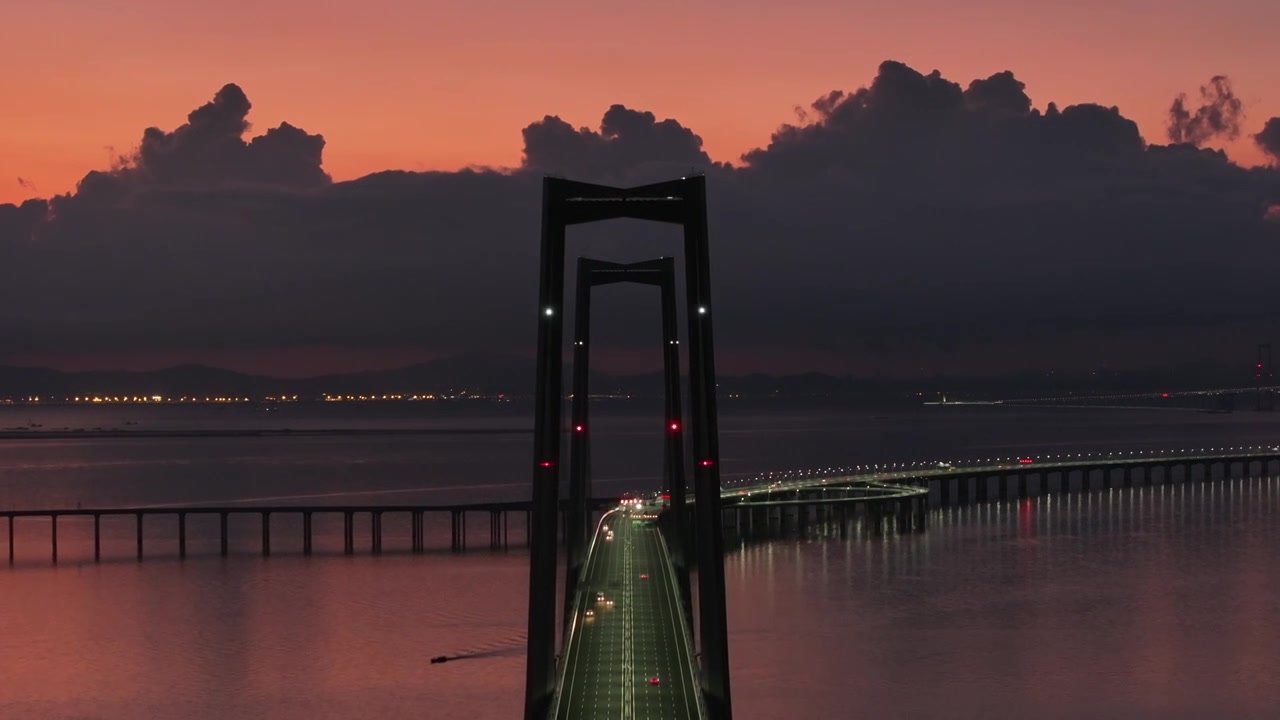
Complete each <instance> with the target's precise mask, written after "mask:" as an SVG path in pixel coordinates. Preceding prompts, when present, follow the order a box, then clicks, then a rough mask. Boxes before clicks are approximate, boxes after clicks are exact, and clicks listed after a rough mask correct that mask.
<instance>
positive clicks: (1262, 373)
mask: <svg viewBox="0 0 1280 720" xmlns="http://www.w3.org/2000/svg"><path fill="white" fill-rule="evenodd" d="M1271 382H1272V376H1271V343H1258V363H1257V367H1255V368H1254V383H1255V384H1256V385H1257V386H1258V404H1257V409H1258V410H1262V411H1265V412H1270V411H1272V410H1274V409H1275V395H1273V394H1272V392H1271V387H1270V386H1271Z"/></svg>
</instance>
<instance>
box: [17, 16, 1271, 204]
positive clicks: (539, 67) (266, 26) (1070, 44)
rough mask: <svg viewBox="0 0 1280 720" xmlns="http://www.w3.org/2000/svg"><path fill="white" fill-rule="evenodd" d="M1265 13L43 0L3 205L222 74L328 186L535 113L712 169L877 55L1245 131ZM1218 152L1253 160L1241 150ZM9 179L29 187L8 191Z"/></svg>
mask: <svg viewBox="0 0 1280 720" xmlns="http://www.w3.org/2000/svg"><path fill="white" fill-rule="evenodd" d="M1277 27H1280V3H1278V2H1275V0H1220V1H1219V2H1217V3H1203V2H1193V1H1192V0H1077V1H1076V2H1072V3H1049V2H1032V1H1029V0H981V1H974V2H969V3H957V2H953V1H952V0H894V1H893V2H888V1H882V2H848V1H847V0H791V1H790V2H785V3H784V2H777V0H647V1H646V2H627V3H601V2H599V1H598V0H592V1H590V2H587V1H579V0H540V1H539V2H528V1H527V0H467V1H466V2H421V1H420V0H361V1H360V2H349V1H348V0H329V1H326V0H305V1H303V0H255V1H252V2H251V1H249V0H222V1H220V2H216V3H215V2H207V1H205V0H190V1H187V2H172V1H171V0H121V2H116V3H105V2H98V1H97V0H46V1H45V2H22V3H13V4H11V6H10V7H8V8H6V10H5V21H4V23H3V24H2V25H0V48H2V50H0V53H3V54H4V55H5V56H6V62H5V72H4V73H3V75H0V98H3V99H4V100H3V104H2V105H0V202H15V201H21V200H23V199H25V198H28V197H35V196H41V197H43V196H48V195H51V194H55V193H61V192H65V191H67V190H70V189H71V188H73V187H74V185H75V183H76V181H77V180H79V179H80V178H81V177H82V176H83V175H84V173H85V172H86V171H88V170H90V169H94V168H104V167H106V166H107V165H108V164H109V160H110V157H111V152H110V151H109V150H108V148H112V147H113V148H115V150H116V152H117V153H124V152H128V151H130V150H131V149H132V148H133V147H134V146H136V144H137V142H138V140H139V139H140V138H141V134H142V130H143V128H144V127H146V126H148V125H157V126H159V127H161V128H164V129H166V130H168V129H172V128H173V127H175V126H177V125H179V124H181V123H182V122H183V121H184V120H185V116H186V114H187V113H188V112H189V111H190V110H192V109H193V108H195V107H197V106H199V105H201V104H203V103H204V102H206V101H208V100H209V99H210V98H211V97H212V95H213V93H214V92H216V91H217V89H218V88H219V87H221V86H222V85H223V84H225V83H227V82H235V83H237V84H239V85H240V86H241V87H243V88H244V90H245V92H246V93H247V94H248V95H249V98H250V100H251V101H252V102H253V104H254V109H253V112H252V115H251V118H250V119H251V120H252V121H253V122H254V125H255V128H256V130H257V131H258V132H261V131H263V130H265V129H266V128H267V127H270V126H274V125H277V124H278V123H280V122H281V121H283V120H288V121H289V122H292V123H293V124H295V125H298V126H300V127H302V128H304V129H306V130H307V131H309V132H318V133H321V134H323V135H324V136H325V138H326V140H327V141H328V147H327V149H326V150H325V167H326V168H327V169H328V171H329V172H330V173H331V174H332V175H333V176H334V177H335V178H336V179H339V180H342V179H349V178H353V177H358V176H360V175H363V174H365V173H368V172H372V171H376V170H383V169H388V168H401V169H408V170H424V169H453V168H457V167H460V166H464V165H467V164H489V165H515V164H517V163H518V162H519V160H520V147H521V140H520V129H521V128H522V127H524V126H525V125H527V124H528V123H529V122H531V121H534V120H537V119H540V118H541V117H542V116H543V115H546V114H556V115H560V116H561V117H563V118H565V119H566V120H568V121H569V122H570V123H572V124H574V125H590V126H592V127H595V126H596V125H597V123H598V122H599V119H600V116H601V115H602V114H603V112H604V110H605V109H606V108H607V107H608V106H609V105H610V104H611V103H615V102H621V103H623V104H626V105H628V106H630V107H633V108H639V109H645V110H651V111H653V112H654V113H655V114H656V115H657V116H658V117H659V118H664V117H672V118H676V119H678V120H679V121H680V122H682V123H683V124H685V125H687V126H689V127H691V128H692V129H693V130H694V131H695V132H697V133H698V134H700V135H701V136H702V138H703V139H704V141H705V143H706V149H707V151H708V152H709V153H710V155H711V156H712V157H713V158H714V159H717V160H729V161H735V162H736V161H737V158H738V156H739V155H740V154H741V153H742V152H744V151H746V150H748V149H750V148H752V147H755V146H758V145H763V144H766V143H767V142H768V138H769V134H770V132H771V131H772V130H773V129H774V128H776V127H777V126H778V125H779V124H780V123H782V122H786V121H790V120H793V119H794V114H793V112H792V108H793V107H794V106H796V105H801V104H803V105H807V104H808V103H809V102H810V101H812V100H813V99H814V98H816V97H818V96H819V95H821V94H824V93H826V92H828V91H830V90H832V89H837V88H838V89H849V90H851V89H855V88H856V87H858V86H860V85H865V84H867V83H868V82H870V80H871V79H872V77H873V76H874V74H875V70H876V66H877V65H878V64H879V63H880V61H882V60H885V59H896V60H901V61H903V62H906V63H907V64H909V65H911V66H913V67H915V68H916V69H918V70H922V71H925V72H927V71H929V70H931V69H934V68H937V69H940V70H941V71H942V72H943V74H944V75H945V76H946V77H948V78H949V79H951V80H954V81H958V82H960V83H962V84H967V83H968V82H969V80H971V79H973V78H975V77H979V76H982V77H985V76H987V75H989V74H991V73H993V72H997V71H1000V70H1004V69H1011V70H1013V71H1014V72H1015V74H1016V75H1017V76H1018V77H1019V78H1020V79H1021V80H1023V81H1024V82H1025V83H1027V91H1028V93H1029V94H1030V95H1031V97H1032V99H1033V100H1034V102H1035V104H1036V106H1037V107H1043V106H1044V105H1045V104H1046V103H1047V102H1049V101H1050V100H1052V101H1056V102H1057V103H1058V104H1059V105H1066V104H1070V103H1075V102H1084V101H1097V102H1102V103H1104V104H1109V105H1110V104H1116V105H1119V106H1120V108H1121V110H1122V111H1123V112H1124V113H1125V115H1127V116H1128V117H1130V118H1133V119H1134V120H1136V121H1137V122H1138V124H1139V125H1140V127H1141V129H1142V132H1143V135H1144V136H1145V137H1146V138H1147V139H1148V141H1156V142H1163V140H1164V133H1163V117H1164V113H1165V111H1166V110H1167V108H1168V106H1169V103H1170V101H1171V100H1172V98H1173V97H1174V95H1176V94H1177V93H1178V92H1188V93H1191V94H1194V93H1195V90H1196V88H1197V87H1198V86H1199V85H1200V84H1202V83H1203V82H1205V81H1206V80H1207V79H1208V78H1209V77H1210V76H1211V75H1213V74H1216V73H1225V74H1227V75H1229V76H1230V77H1231V78H1232V80H1233V81H1234V83H1235V88H1236V92H1237V94H1238V95H1239V96H1240V97H1241V98H1242V99H1243V100H1244V102H1245V109H1246V113H1247V115H1248V119H1247V123H1246V131H1247V132H1250V133H1252V132H1256V131H1257V130H1258V129H1259V128H1260V127H1261V126H1262V123H1263V122H1265V120H1266V119H1267V118H1268V117H1271V116H1274V115H1280V64H1277V63H1276V62H1275V57H1276V54H1275V53H1276V48H1275V44H1274V42H1275V29H1276V28H1277ZM1228 149H1229V152H1230V153H1231V155H1232V157H1233V158H1235V159H1236V160H1237V161H1239V162H1242V163H1244V164H1256V163H1258V162H1261V159H1262V156H1261V154H1260V153H1259V152H1258V151H1257V150H1256V149H1255V148H1254V147H1253V146H1252V142H1251V141H1249V140H1248V139H1247V138H1245V137H1242V138H1241V140H1239V141H1237V142H1236V143H1233V144H1232V145H1231V146H1229V148H1228ZM18 177H22V178H24V179H25V180H27V181H29V182H30V183H32V184H34V190H33V189H30V188H29V187H23V186H21V185H19V183H18V181H17V178H18Z"/></svg>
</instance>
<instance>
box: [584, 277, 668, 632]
mask: <svg viewBox="0 0 1280 720" xmlns="http://www.w3.org/2000/svg"><path fill="white" fill-rule="evenodd" d="M624 282H629V283H637V284H641V285H656V286H658V288H659V290H660V291H661V304H662V375H663V388H664V392H663V394H664V401H665V402H664V413H663V422H662V432H663V470H662V475H663V481H664V482H663V490H665V491H666V492H667V493H668V494H669V495H670V498H671V511H670V513H669V517H668V520H667V522H666V523H664V525H663V527H664V529H666V530H667V536H668V546H669V547H670V548H671V551H672V552H671V555H672V561H673V563H674V565H675V568H676V573H677V581H678V582H679V584H680V591H681V597H682V599H683V600H684V609H685V615H686V618H685V620H686V622H688V623H690V627H692V623H693V616H692V605H691V604H690V603H691V600H690V598H691V594H690V592H689V590H690V586H689V563H688V558H689V555H690V551H689V549H688V548H689V547H690V546H691V544H692V543H691V541H690V540H691V539H690V538H689V533H688V529H687V527H686V513H687V504H686V495H687V488H686V484H685V450H684V414H683V412H682V411H681V401H680V396H681V382H680V332H679V330H680V328H679V322H678V316H677V310H678V308H677V307H676V292H675V260H674V259H672V258H669V257H663V258H658V259H656V260H648V261H645V262H638V263H631V264H625V265H624V264H620V263H612V262H605V261H603V260H593V259H591V258H585V257H584V258H579V259H578V283H577V291H576V301H575V304H574V335H573V403H572V409H571V411H570V412H571V415H572V417H571V419H570V423H569V503H568V513H567V518H566V520H567V526H568V528H569V531H568V533H567V538H568V539H567V548H566V552H565V554H566V557H567V559H568V562H567V563H566V565H567V569H566V571H565V594H564V618H565V622H564V624H563V628H564V631H565V632H566V633H567V632H568V629H569V627H570V623H569V622H568V620H569V616H570V614H571V613H572V611H573V598H574V594H575V593H576V592H577V590H578V583H579V578H580V576H581V574H582V567H583V563H584V562H585V561H586V548H587V543H588V534H589V533H588V528H589V527H590V524H591V523H590V518H591V506H590V504H591V498H592V495H593V493H592V491H591V450H590V448H591V430H592V428H591V423H590V421H589V414H590V402H589V398H590V393H591V388H590V362H591V350H590V347H591V346H590V338H591V296H592V289H593V288H595V287H596V286H599V285H612V284H616V283H624ZM567 640H568V638H567V635H566V637H565V638H564V640H563V641H562V643H563V642H567Z"/></svg>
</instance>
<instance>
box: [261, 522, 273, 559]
mask: <svg viewBox="0 0 1280 720" xmlns="http://www.w3.org/2000/svg"><path fill="white" fill-rule="evenodd" d="M270 555H271V513H269V512H264V513H262V557H268V556H270Z"/></svg>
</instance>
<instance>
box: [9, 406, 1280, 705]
mask: <svg viewBox="0 0 1280 720" xmlns="http://www.w3.org/2000/svg"><path fill="white" fill-rule="evenodd" d="M89 412H90V413H91V414H89V415H86V414H85V411H84V410H71V409H45V408H42V409H39V410H38V412H37V411H33V410H28V409H13V408H4V409H0V427H12V426H16V425H25V424H29V423H36V424H40V425H42V426H44V427H45V428H52V427H61V426H70V427H96V426H111V425H121V424H122V422H123V421H124V420H125V418H123V417H122V418H116V417H115V415H118V414H120V412H121V411H120V410H119V409H118V408H112V409H110V410H109V411H107V412H109V413H114V414H115V415H111V414H107V412H104V411H103V410H102V409H98V408H93V409H90V411H89ZM93 413H97V414H96V415H95V414H93ZM432 413H434V414H432ZM130 414H131V417H128V418H127V419H128V421H130V422H136V423H137V425H136V426H130V427H139V428H144V429H146V428H160V427H186V428H227V427H293V428H302V427H313V428H314V427H363V428H374V427H422V428H437V429H442V428H449V427H460V426H461V427H471V428H489V429H503V428H508V429H512V430H514V432H510V433H505V434H491V435H443V434H439V435H416V436H384V437H346V438H343V437H325V438H217V439H155V440H78V441H62V440H49V441H3V442H0V507H9V506H17V507H54V506H64V507H65V506H74V505H75V504H76V503H82V504H83V505H85V506H88V505H111V504H128V505H162V504H170V503H197V502H217V503H226V502H238V503H245V504H253V503H255V502H264V501H266V502H273V503H283V502H294V501H296V502H307V503H325V502H352V501H356V502H366V501H368V502H389V503H390V502H401V501H403V502H434V501H441V502H445V501H455V500H468V499H489V498H495V499H496V498H519V497H526V496H527V494H528V490H527V488H528V485H527V483H528V475H529V471H528V467H529V463H530V461H531V456H530V452H531V449H530V445H531V436H530V435H529V434H528V433H527V432H524V430H525V429H527V427H528V421H527V419H526V418H524V417H523V416H522V415H520V414H519V413H518V412H509V411H502V410H486V411H483V412H469V413H466V414H464V415H461V416H459V415H458V414H456V413H454V414H444V413H440V412H435V411H432V412H431V413H428V412H415V413H408V412H405V411H388V410H385V409H378V408H365V409H358V408H343V409H342V410H341V412H336V411H332V410H329V409H325V408H322V409H308V408H304V407H301V406H295V407H286V408H285V409H282V410H281V411H280V412H279V413H259V412H256V411H252V410H249V409H245V408H215V409H200V410H192V409H189V408H180V409H167V408H149V409H147V411H146V412H145V413H143V412H140V411H137V410H132V411H130ZM660 424H661V418H660V417H659V416H653V417H650V416H649V414H638V415H637V414H629V415H605V414H599V416H598V417H597V418H595V419H594V420H593V432H594V437H595V439H596V444H595V446H594V448H593V468H594V471H595V475H596V477H597V478H598V483H599V486H600V488H601V492H611V491H614V490H617V491H621V490H624V489H632V488H636V489H644V488H648V487H655V486H656V483H657V477H658V472H659V468H658V466H657V463H656V462H654V460H653V458H657V457H660V454H659V450H660V446H659V442H660V436H661V430H660ZM1277 440H1280V418H1277V417H1276V416H1275V415H1271V414H1255V413H1238V414H1234V415H1206V414H1196V413H1179V412H1167V411H1166V412H1150V411H1133V412H1128V411H1125V412H1119V411H1111V412H1097V411H1080V410H1061V411H1049V410H1021V411H1009V410H999V409H983V408H973V409H962V408H945V409H933V410H920V411H904V412H885V413H853V412H839V411H832V410H828V411H823V412H799V411H794V410H785V409H781V408H777V409H774V408H759V407H756V408H749V409H748V408H734V407H729V408H726V412H725V415H724V417H723V418H722V454H723V467H724V470H725V473H726V475H727V476H730V477H734V476H741V475H744V474H750V473H754V472H758V471H764V470H779V469H788V468H795V467H822V466H827V465H841V464H853V463H858V462H867V461H871V462H876V461H882V462H883V461H895V460H906V459H918V458H928V457H987V456H991V455H1023V454H1037V453H1059V452H1068V451H1072V450H1076V449H1084V448H1089V449H1110V450H1140V449H1153V448H1159V447H1162V446H1186V447H1191V446H1196V447H1201V446H1204V447H1213V446H1222V445H1258V444H1274V443H1275V442H1276V441H1277ZM290 523H291V521H290V520H289V519H287V518H281V519H279V520H278V524H277V525H276V528H277V529H276V537H275V538H273V551H274V553H275V554H274V555H273V556H272V557H270V558H261V557H258V556H256V551H257V536H256V532H257V528H254V527H234V528H233V532H234V534H235V537H234V551H235V554H234V555H233V557H231V558H229V559H227V560H223V559H221V558H219V557H217V536H216V528H215V527H213V525H212V523H202V522H201V521H199V520H194V521H192V522H190V524H189V533H190V535H191V540H190V551H191V553H192V555H193V557H191V558H188V559H187V560H186V561H182V562H180V561H178V560H177V559H176V558H175V555H176V533H175V527H174V523H173V522H171V521H170V522H166V521H164V520H159V519H157V520H156V521H155V522H150V521H149V524H148V526H147V528H146V533H147V551H148V553H149V555H150V557H149V558H148V559H147V560H146V561H145V562H143V563H141V564H139V563H136V562H134V561H133V560H132V552H133V545H132V543H133V535H132V533H133V527H132V524H131V523H129V522H122V523H108V524H107V525H106V526H105V533H106V538H107V539H106V546H105V554H106V556H107V558H108V560H109V561H108V562H104V563H102V564H101V565H94V564H93V563H91V562H88V560H90V559H91V555H92V542H91V539H90V538H91V536H90V534H89V533H90V531H91V527H90V526H87V525H86V524H85V523H83V522H76V521H74V520H71V519H67V520H64V521H62V522H61V523H60V524H59V540H60V556H61V562H60V564H59V565H58V566H57V567H56V568H55V567H50V566H49V564H48V528H47V523H39V522H27V523H22V522H20V523H19V524H18V526H17V531H18V533H17V540H16V543H15V546H16V547H15V551H16V554H17V559H18V563H17V565H16V566H15V567H13V568H5V567H2V566H0V718H56V719H62V718H67V719H70V718H77V719H81V718H102V719H104V720H107V719H109V720H116V719H120V720H123V719H125V718H175V719H176V718H193V719H195V720H206V719H207V720H213V719H214V718H225V717H239V718H283V719H285V720H290V719H293V718H298V719H302V718H367V717H379V718H410V717H415V718H416V717H433V718H455V717H456V718H481V719H487V718H495V719H497V718H504V719H505V718H511V717H517V716H518V714H519V711H520V702H521V697H522V692H523V662H524V658H523V642H524V637H523V632H524V617H525V602H526V597H525V593H526V589H525V588H526V579H527V555H526V554H525V553H524V552H523V551H521V550H511V551H509V552H505V553H490V552H488V551H474V552H469V553H467V554H463V555H452V554H449V553H447V552H443V551H440V552H432V553H428V554H426V555H421V556H413V555H408V554H404V553H397V552H391V553H388V554H384V555H382V556H379V557H371V556H368V555H356V556H354V557H344V556H342V555H340V554H339V553H338V552H337V551H339V550H340V548H341V539H340V528H339V527H338V524H339V523H338V522H326V521H324V520H321V521H319V522H318V523H317V527H316V531H317V533H318V534H319V539H318V541H317V549H318V550H319V551H320V554H318V555H316V556H314V557H311V558H303V557H301V556H299V555H298V554H297V550H298V549H299V548H300V544H301V542H300V537H299V536H298V533H297V532H295V531H294V530H296V528H293V527H292V526H291V524H290ZM246 524H247V523H246ZM483 525H484V523H483V522H480V523H474V524H473V526H480V527H474V529H475V537H476V541H477V542H476V544H477V545H479V544H482V542H481V540H482V538H481V536H482V535H484V533H485V531H486V528H484V527H483ZM363 529H364V528H363V527H358V528H357V533H358V534H357V538H358V540H357V542H358V543H360V541H361V540H360V539H361V538H363V537H367V536H366V535H362V534H360V533H361V532H362V531H363ZM522 530H523V528H522V527H518V526H516V525H513V527H512V532H513V534H514V533H517V532H522ZM387 535H388V537H387V540H386V545H385V547H386V548H387V549H395V548H407V547H408V521H407V519H396V518H392V519H389V521H388V526H387ZM429 536H430V543H431V544H433V545H434V546H436V547H441V548H443V547H444V546H445V545H447V530H446V529H445V528H443V527H429ZM4 543H5V540H4V536H3V534H0V548H2V547H3V546H4ZM1277 568H1280V480H1278V479H1274V478H1272V479H1253V480H1236V481H1229V482H1221V483H1213V484H1207V485H1205V484H1195V485H1186V486H1183V485H1174V486H1169V487H1160V486H1157V487H1154V488H1140V489H1135V490H1112V491H1108V492H1102V491H1099V492H1095V493H1090V494H1084V495H1076V496H1071V497H1065V498H1050V499H1044V500H1031V501H1024V502H1021V503H1003V504H994V505H987V506H979V507H976V508H968V509H964V510H958V511H938V512H937V513H935V516H934V518H933V526H932V528H931V529H930V531H929V532H927V533H925V534H921V535H915V536H906V537H896V538H889V539H885V540H865V539H856V538H854V539H848V540H841V539H839V538H838V537H835V536H830V537H828V536H824V535H822V534H820V533H815V534H813V535H811V536H809V537H806V538H803V539H797V540H787V541H776V542H771V543H766V544H759V545H751V546H747V547H741V548H734V549H733V550H732V552H731V553H730V554H729V555H728V557H727V558H726V572H727V580H728V591H729V596H728V605H729V613H730V628H731V639H730V642H731V655H732V658H731V661H732V669H733V677H732V680H733V684H734V702H735V707H736V714H737V716H738V717H739V718H747V719H750V718H796V717H851V716H872V715H874V716H877V717H887V718H935V717H942V718H966V717H973V718H991V717H997V718H1025V717H1046V718H1079V717H1090V718H1133V717H1162V718H1203V717H1244V718H1250V717H1258V718H1262V717H1274V716H1275V713H1274V708H1275V707H1280V682H1278V681H1277V678H1280V624H1278V623H1277V622H1276V618H1278V617H1280V569H1277ZM440 654H449V655H464V656H467V657H465V658H463V659H460V660H458V661H457V662H450V663H447V664H444V665H430V664H428V663H427V662H426V660H427V658H429V657H431V656H434V655H440Z"/></svg>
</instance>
